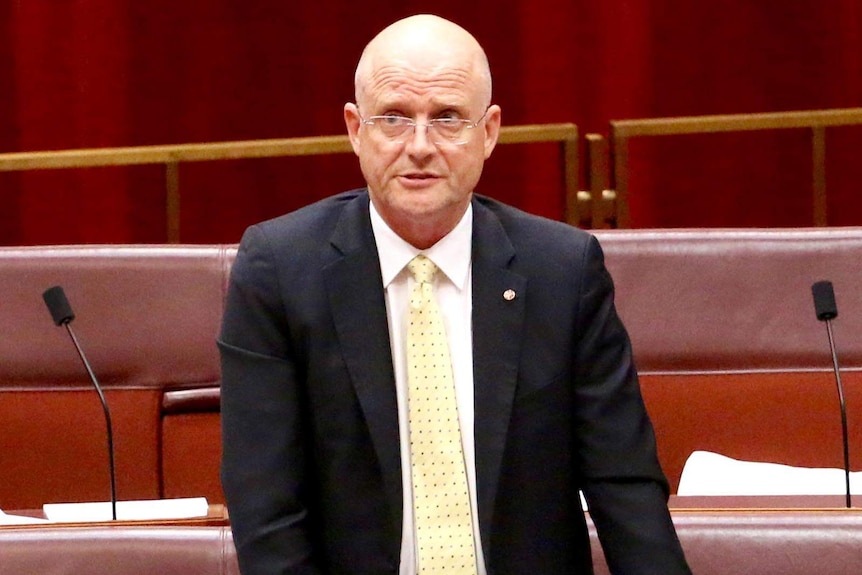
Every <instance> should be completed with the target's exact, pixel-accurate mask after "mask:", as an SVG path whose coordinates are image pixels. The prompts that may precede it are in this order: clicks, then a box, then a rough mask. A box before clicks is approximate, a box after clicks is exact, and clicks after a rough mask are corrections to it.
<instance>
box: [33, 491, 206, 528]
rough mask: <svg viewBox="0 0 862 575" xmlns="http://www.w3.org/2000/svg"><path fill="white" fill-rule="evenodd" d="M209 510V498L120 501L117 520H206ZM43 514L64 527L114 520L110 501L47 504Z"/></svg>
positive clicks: (43, 508) (43, 507) (44, 506)
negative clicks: (79, 523)
mask: <svg viewBox="0 0 862 575" xmlns="http://www.w3.org/2000/svg"><path fill="white" fill-rule="evenodd" d="M208 509H209V506H208V504H207V500H206V498H205V497H189V498H181V499H144V500H136V501H118V502H117V519H118V520H119V519H123V520H126V521H129V520H142V521H143V520H158V519H188V518H192V517H206V515H207V512H208ZM42 511H43V512H44V513H45V517H47V518H48V520H49V521H56V522H64V523H65V522H72V523H78V522H89V521H110V520H111V519H112V514H111V502H110V501H98V502H93V503H46V504H45V505H43V506H42Z"/></svg>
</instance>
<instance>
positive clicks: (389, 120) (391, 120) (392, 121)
mask: <svg viewBox="0 0 862 575" xmlns="http://www.w3.org/2000/svg"><path fill="white" fill-rule="evenodd" d="M406 120H407V118H403V117H401V116H382V117H381V118H380V121H381V122H382V123H383V124H386V125H387V126H402V125H404V123H405V121H406Z"/></svg>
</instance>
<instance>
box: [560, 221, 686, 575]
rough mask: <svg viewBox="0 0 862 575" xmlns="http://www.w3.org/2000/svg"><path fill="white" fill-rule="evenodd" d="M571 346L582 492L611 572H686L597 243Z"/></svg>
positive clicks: (590, 251) (588, 256)
mask: <svg viewBox="0 0 862 575" xmlns="http://www.w3.org/2000/svg"><path fill="white" fill-rule="evenodd" d="M583 269H584V276H583V281H582V284H581V295H580V310H579V313H578V320H577V321H578V325H577V333H579V334H580V336H579V340H578V343H577V344H576V347H575V365H576V366H577V367H576V372H575V379H576V389H577V392H576V393H577V395H578V398H577V401H576V405H577V406H578V413H577V417H576V444H577V445H578V446H579V449H578V453H579V454H580V458H581V461H580V468H581V471H582V477H583V481H584V484H583V490H584V495H585V498H586V499H587V503H588V504H589V509H590V515H591V517H592V519H593V521H594V523H595V525H596V528H597V531H598V534H599V539H600V541H601V544H602V548H603V549H604V552H605V557H606V559H607V562H608V565H609V567H610V568H611V572H613V573H620V574H625V573H638V574H652V573H655V574H663V575H668V574H673V573H689V568H688V566H687V565H686V561H685V558H684V556H683V552H682V549H681V547H680V545H679V541H678V539H677V537H676V533H675V530H674V527H673V523H672V522H671V518H670V514H669V512H668V509H667V497H668V486H667V481H666V479H665V477H664V474H663V473H662V470H661V467H660V465H659V462H658V457H657V455H656V444H655V435H654V432H653V428H652V424H651V423H650V420H649V417H648V415H647V412H646V409H645V406H644V403H643V400H642V398H641V395H640V388H639V385H638V380H637V374H636V371H635V366H634V361H633V358H632V350H631V344H630V342H629V338H628V335H627V333H626V331H625V328H624V327H623V325H622V322H621V321H620V319H619V317H618V316H617V314H616V311H615V307H614V291H613V283H612V280H611V277H610V275H609V274H608V272H607V270H606V268H605V266H604V257H603V254H602V251H601V248H600V247H599V244H598V241H597V240H596V239H595V238H591V240H590V243H589V246H588V248H587V249H586V251H585V261H584V266H583Z"/></svg>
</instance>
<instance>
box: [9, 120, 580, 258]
mask: <svg viewBox="0 0 862 575" xmlns="http://www.w3.org/2000/svg"><path fill="white" fill-rule="evenodd" d="M499 142H500V143H501V144H531V143H553V142H557V143H558V144H559V147H560V161H561V163H562V166H563V169H562V174H563V187H564V189H565V194H566V200H565V206H566V208H565V209H566V213H565V220H566V221H567V222H569V223H572V224H573V225H577V224H579V223H580V222H581V217H582V213H583V212H585V211H586V210H587V209H588V207H589V206H588V204H589V196H588V195H586V194H584V193H581V194H578V128H577V126H575V125H574V124H569V123H563V124H538V125H526V126H506V127H503V128H501V130H500V139H499ZM351 151H352V148H351V146H350V141H349V140H348V138H347V136H346V135H345V136H314V137H303V138H284V139H272V140H251V141H237V142H218V143H208V144H176V145H161V146H136V147H126V148H97V149H82V150H62V151H42V152H20V153H11V154H0V171H24V170H47V169H59V168H90V167H99V166H131V165H140V164H164V166H165V210H166V218H167V236H168V242H170V243H178V242H179V241H180V185H179V182H180V179H179V167H180V164H181V163H183V162H201V161H214V160H236V159H245V158H274V157H281V156H314V155H325V154H342V153H348V152H351Z"/></svg>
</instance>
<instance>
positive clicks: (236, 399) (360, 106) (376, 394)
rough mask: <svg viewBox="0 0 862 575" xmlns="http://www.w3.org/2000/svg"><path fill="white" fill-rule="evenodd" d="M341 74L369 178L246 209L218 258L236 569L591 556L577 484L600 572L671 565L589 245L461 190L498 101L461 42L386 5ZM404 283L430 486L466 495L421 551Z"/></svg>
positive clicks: (472, 570)
mask: <svg viewBox="0 0 862 575" xmlns="http://www.w3.org/2000/svg"><path fill="white" fill-rule="evenodd" d="M355 90H356V102H354V103H348V104H346V105H345V106H344V120H345V123H346V126H347V131H348V134H349V136H350V141H351V144H352V146H353V149H354V151H355V153H356V155H357V156H358V158H359V163H360V166H361V168H362V173H363V176H364V179H365V182H366V186H367V187H366V188H363V189H358V190H354V191H350V192H346V193H342V194H340V195H336V196H333V197H331V198H328V199H326V200H323V201H321V202H318V203H316V204H314V205H311V206H308V207H305V208H303V209H300V210H298V211H296V212H293V213H291V214H287V215H285V216H282V217H280V218H276V219H274V220H271V221H267V222H263V223H261V224H258V225H255V226H252V227H250V228H249V229H248V230H247V231H246V233H245V234H244V235H243V238H242V242H241V244H240V248H239V252H238V255H237V259H236V262H235V264H234V266H233V270H232V273H231V281H230V287H229V291H228V298H227V306H226V311H225V316H224V322H223V327H222V332H221V334H220V337H219V342H218V343H219V349H220V352H221V358H222V377H223V380H222V391H221V393H222V395H221V401H222V427H223V441H224V451H223V453H224V454H223V463H222V479H223V485H224V490H225V495H226V497H227V504H228V509H229V512H230V517H231V525H232V530H233V536H234V540H235V542H236V547H237V553H238V557H239V562H240V567H241V570H242V573H243V574H244V575H264V574H267V575H269V574H276V573H280V574H288V573H290V574H299V573H303V574H318V573H320V574H324V573H326V574H330V573H331V574H335V573H343V574H372V573H375V574H377V573H379V574H384V573H386V574H400V575H413V574H416V573H440V574H441V575H442V574H444V573H445V574H446V575H450V574H456V575H457V574H460V573H464V574H470V575H472V574H478V575H485V574H493V575H507V574H513V575H514V574H520V575H533V574H543V575H553V574H558V573H559V574H562V573H566V574H571V573H592V566H591V554H590V547H589V537H588V533H587V528H586V521H585V516H584V513H583V510H582V507H581V503H580V499H579V490H582V491H583V493H584V496H585V498H586V500H587V502H588V503H589V506H590V514H591V517H592V519H593V520H594V522H595V524H596V526H597V529H598V532H599V536H600V539H601V543H602V547H603V548H604V551H605V555H606V558H607V561H608V563H609V565H610V566H611V569H612V571H613V572H614V573H620V574H624V573H656V574H658V573H661V574H663V575H669V574H676V573H688V567H687V566H686V562H685V558H684V557H683V553H682V551H681V548H680V546H679V542H678V540H677V538H676V535H675V533H674V529H673V524H672V523H671V520H670V516H669V513H668V510H667V496H668V487H667V482H666V480H665V478H664V475H663V474H662V471H661V469H660V467H659V464H658V460H657V457H656V449H655V439H654V434H653V429H652V426H651V424H650V421H649V418H648V417H647V413H646V411H645V409H644V405H643V402H642V399H641V396H640V392H639V388H638V382H637V376H636V373H635V368H634V365H633V363H632V357H631V349H630V344H629V339H628V336H627V334H626V332H625V329H624V327H623V326H622V324H621V323H620V320H619V318H618V317H617V314H616V312H615V309H614V303H613V285H612V282H611V279H610V277H609V276H608V273H607V271H606V269H605V267H604V263H603V257H602V252H601V249H600V247H599V245H598V243H597V242H596V241H595V239H594V238H593V237H592V236H590V235H589V234H587V233H585V232H583V231H580V230H577V229H575V228H573V227H570V226H567V225H565V224H562V223H559V222H553V221H549V220H545V219H542V218H538V217H535V216H531V215H528V214H525V213H523V212H521V211H518V210H516V209H514V208H512V207H508V206H505V205H503V204H501V203H499V202H496V201H494V200H491V199H489V198H488V197H484V196H479V195H475V194H474V189H475V188H476V186H477V184H478V182H479V179H480V176H481V173H482V167H483V164H484V162H485V160H486V159H487V158H488V157H490V155H491V153H492V151H493V150H494V147H495V145H496V143H497V137H498V134H499V129H500V114H501V111H500V107H499V106H497V105H494V104H492V103H491V74H490V70H489V66H488V61H487V58H486V56H485V54H484V52H483V50H482V48H481V47H480V45H479V44H478V43H477V42H476V40H475V39H474V38H473V37H472V36H471V35H470V34H469V33H468V32H467V31H465V30H464V29H462V28H460V27H459V26H457V25H455V24H453V23H451V22H448V21H446V20H443V19H441V18H437V17H434V16H428V15H420V16H414V17H411V18H407V19H404V20H401V21H398V22H396V23H394V24H393V25H391V26H389V27H388V28H386V29H385V30H383V31H382V32H381V33H380V34H379V35H378V36H377V37H375V38H374V39H373V40H372V41H371V42H370V43H369V44H368V46H367V47H366V49H365V51H364V52H363V54H362V56H361V58H360V61H359V64H358V66H357V69H356V75H355ZM417 256H423V257H421V258H417ZM414 258H416V259H414ZM419 260H423V261H430V262H432V264H433V268H434V269H436V270H437V272H436V273H435V274H434V275H433V278H432V279H430V280H429V279H420V278H419V277H418V276H417V277H416V278H414V276H413V275H412V273H411V269H412V268H413V264H412V262H414V261H419ZM420 283H421V284H422V285H424V283H428V284H429V287H430V289H431V292H430V293H432V294H433V296H432V297H433V299H434V301H435V302H436V305H437V306H438V308H439V313H440V316H441V317H442V325H443V326H444V329H443V331H444V332H445V339H446V340H447V341H446V345H447V346H448V354H447V359H446V368H445V370H444V371H446V373H447V375H446V376H444V379H445V381H446V382H447V384H446V385H447V386H450V387H454V397H453V398H452V400H451V401H452V403H453V406H452V409H454V410H455V412H456V418H457V423H456V424H455V433H456V434H459V435H457V436H458V437H460V441H458V440H457V439H456V440H455V446H456V448H457V450H456V451H457V453H456V456H455V457H454V459H455V461H456V463H455V467H456V468H457V474H458V477H459V478H461V479H459V481H462V482H463V483H460V484H459V485H462V484H463V485H465V486H466V488H465V489H464V490H463V493H460V494H456V493H444V494H443V495H439V496H438V495H434V497H440V498H441V499H440V501H448V498H449V496H453V497H455V496H458V495H460V496H463V497H464V498H465V500H466V501H467V502H466V503H465V504H464V507H459V508H460V509H464V508H465V507H466V513H465V514H464V517H463V520H461V519H459V527H458V529H460V531H459V532H458V533H459V534H458V537H459V538H462V539H458V540H459V541H466V543H463V544H459V545H458V546H457V547H458V549H455V547H456V546H454V545H452V546H451V547H452V549H449V547H447V545H448V544H446V543H444V544H439V545H438V544H436V543H435V551H436V550H439V551H441V552H442V553H441V554H442V555H451V557H455V556H456V555H457V556H458V560H457V567H455V566H454V562H453V564H452V565H451V566H449V564H447V563H445V561H446V560H447V559H446V558H445V557H444V558H443V559H440V558H439V557H431V556H430V555H429V554H428V553H429V552H428V551H427V545H426V544H425V543H424V541H425V539H423V538H425V537H427V534H428V533H429V532H430V533H435V534H436V533H439V532H440V531H439V529H444V528H445V529H454V527H451V525H449V524H448V523H447V525H442V524H443V523H445V522H447V521H448V520H446V519H442V518H439V517H437V516H434V515H428V514H427V512H426V511H425V510H423V509H421V508H420V507H419V504H420V503H419V500H421V499H425V498H427V496H426V495H424V494H423V495H421V496H420V495H419V494H417V490H420V489H426V487H423V486H421V485H420V484H419V483H417V476H418V475H419V472H418V471H417V470H416V469H414V468H415V467H416V465H419V464H418V463H416V464H414V463H412V461H414V460H413V459H411V458H412V457H413V456H414V455H413V454H412V453H411V439H413V440H416V437H412V436H411V433H413V435H415V434H417V433H418V432H417V431H416V429H413V426H414V425H418V424H415V423H413V419H412V415H411V412H410V403H411V401H413V400H411V397H412V394H413V393H414V391H413V387H412V386H413V384H412V383H411V381H412V379H415V375H414V374H415V373H417V372H416V370H417V369H418V368H416V367H413V363H412V360H409V359H408V356H409V355H410V354H409V353H408V350H407V347H408V345H407V339H408V337H410V336H408V331H409V328H408V327H407V325H406V324H407V321H408V319H407V318H408V315H409V313H411V312H410V311H409V310H408V308H409V307H410V306H411V305H414V304H411V303H410V301H409V300H410V297H411V296H410V294H411V292H412V290H413V287H414V285H417V284H420ZM423 289H424V288H423ZM417 293H418V292H417ZM450 364H451V367H450ZM446 393H449V394H450V395H451V393H450V392H448V391H447V392H446ZM441 395H442V392H441ZM447 465H448V464H447ZM441 468H442V467H441ZM447 469H448V468H447ZM443 491H446V490H445V489H444V490H443ZM450 491H459V492H460V491H462V490H461V489H458V490H454V489H453V490H450ZM445 505H449V503H448V502H447V503H445ZM459 505H460V504H459ZM438 515H440V514H438ZM428 517H431V519H428ZM426 521H431V523H432V525H430V526H429V525H428V524H427V523H425V522H426ZM435 522H436V523H437V524H434V523H435ZM429 530H430V531H429ZM446 533H450V534H451V533H454V531H446ZM450 536H451V537H452V538H453V539H454V538H455V536H454V535H448V536H447V537H450ZM438 547H439V549H437V548H438ZM440 561H443V562H442V563H441V562H440ZM435 565H447V566H446V567H445V568H444V567H435Z"/></svg>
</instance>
